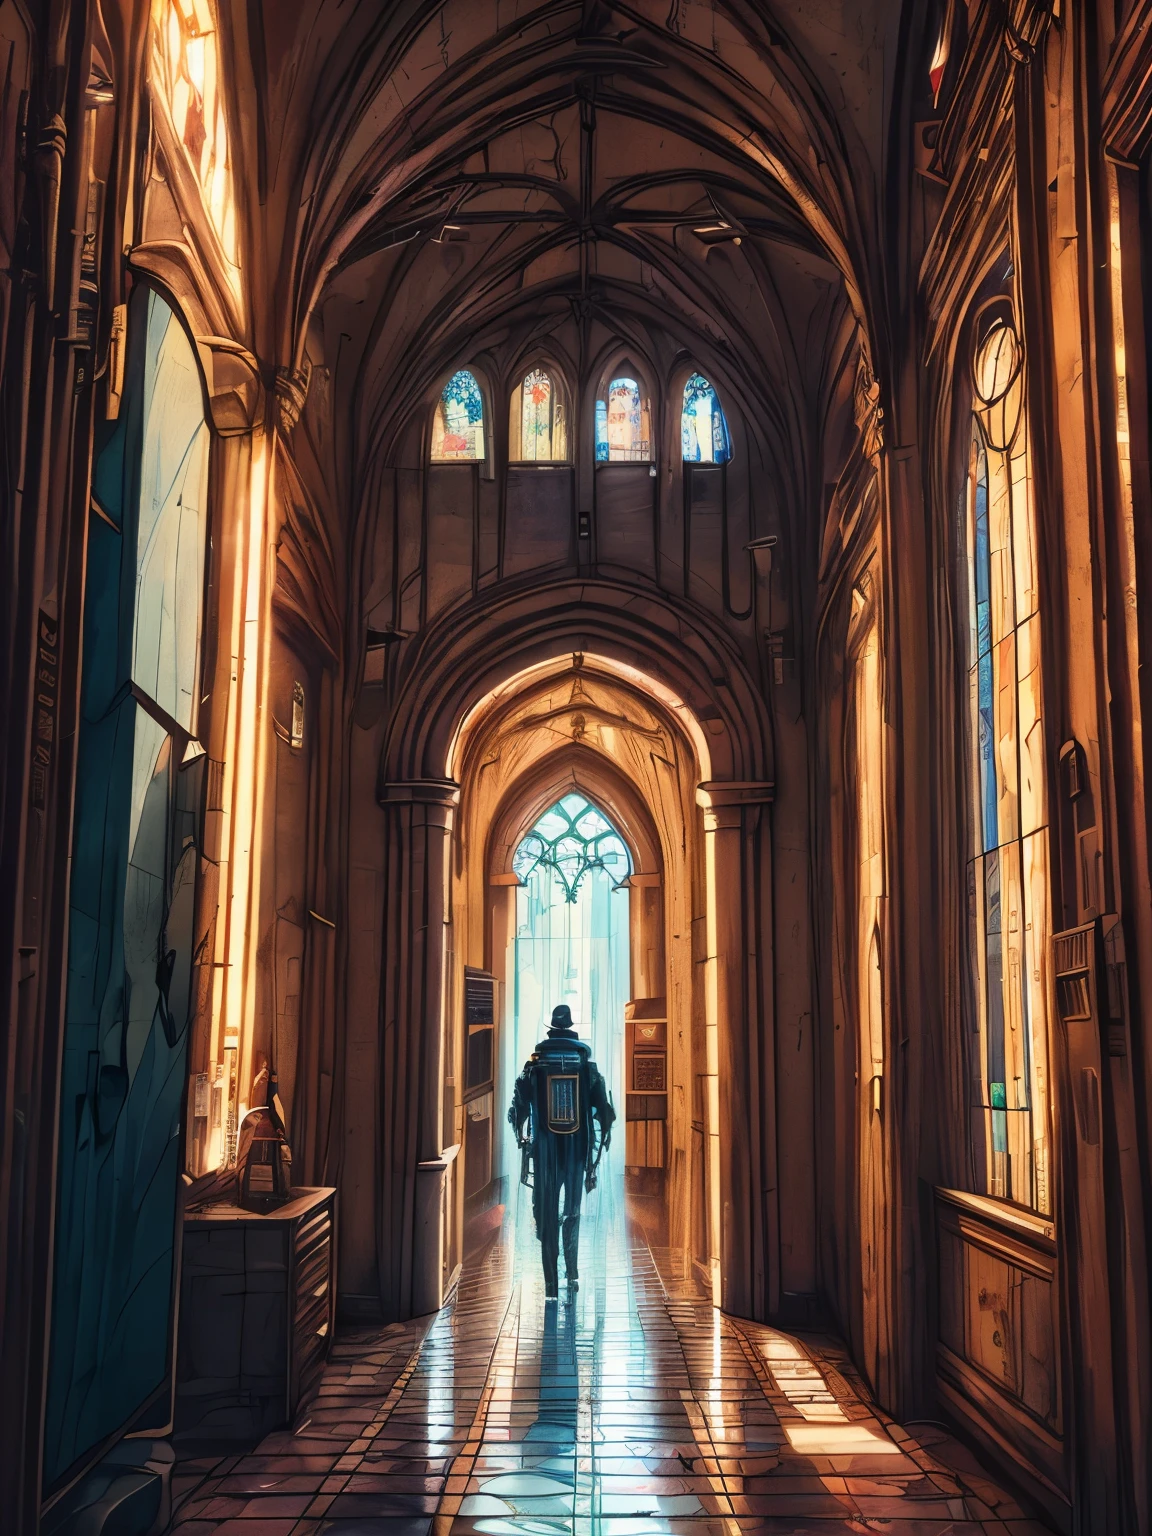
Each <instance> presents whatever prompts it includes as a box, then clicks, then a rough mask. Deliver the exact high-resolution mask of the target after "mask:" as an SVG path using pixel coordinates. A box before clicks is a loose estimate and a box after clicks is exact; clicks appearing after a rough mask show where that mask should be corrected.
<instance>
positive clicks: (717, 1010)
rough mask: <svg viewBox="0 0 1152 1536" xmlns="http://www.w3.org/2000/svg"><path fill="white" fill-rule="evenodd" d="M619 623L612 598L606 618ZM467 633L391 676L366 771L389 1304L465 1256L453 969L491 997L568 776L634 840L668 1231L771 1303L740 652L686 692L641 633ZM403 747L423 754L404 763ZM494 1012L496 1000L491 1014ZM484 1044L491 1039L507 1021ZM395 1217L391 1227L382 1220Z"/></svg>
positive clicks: (635, 931) (732, 1292)
mask: <svg viewBox="0 0 1152 1536" xmlns="http://www.w3.org/2000/svg"><path fill="white" fill-rule="evenodd" d="M587 608H588V594H587V592H585V593H584V595H583V598H582V612H583V613H584V614H585V615H586V614H587ZM647 617H648V620H649V622H647V623H646V624H645V625H644V627H643V629H642V631H637V639H638V640H639V641H642V642H643V652H645V653H646V652H649V651H651V650H652V649H653V647H654V645H655V644H656V642H657V640H658V639H659V636H658V635H657V634H656V633H655V631H654V628H653V624H652V622H651V618H652V615H651V614H649V615H648V616H647ZM628 622H629V620H628V616H627V614H626V613H625V614H624V615H623V617H622V616H621V610H620V607H619V605H616V606H614V608H613V610H612V615H611V617H610V618H609V617H608V616H606V619H605V623H606V624H608V625H611V624H615V625H616V626H617V627H620V625H621V623H624V624H627V623H628ZM554 626H555V616H554V611H553V615H552V618H551V619H550V628H552V629H553V630H554ZM528 638H531V637H530V636H529V637H528ZM478 639H479V636H478V635H477V634H476V633H473V635H472V644H471V645H470V646H469V647H467V648H466V653H465V651H464V650H462V651H460V653H459V655H458V656H457V654H456V652H455V649H454V647H453V646H451V645H449V646H448V647H447V648H446V650H445V651H444V652H443V653H437V654H436V655H435V656H432V655H429V657H428V662H429V667H428V669H427V672H426V675H425V674H423V673H422V675H421V677H420V679H419V686H418V687H417V686H415V684H413V685H412V686H411V687H410V688H408V689H406V690H405V697H404V699H403V700H402V701H401V706H400V707H399V708H398V711H397V716H396V719H395V721H394V726H393V736H392V739H391V740H390V742H389V745H388V748H387V750H386V752H385V756H384V762H383V764H382V768H383V773H382V776H381V778H382V782H381V783H380V786H379V790H378V794H379V800H380V803H381V805H382V806H383V807H384V808H385V810H386V813H387V820H386V823H385V826H386V831H387V839H388V842H387V856H386V865H385V885H386V888H387V889H389V890H391V891H393V892H394V893H395V899H394V900H392V901H390V903H389V914H390V916H389V925H388V927H387V929H386V932H385V936H384V941H385V959H384V975H383V978H382V980H383V982H384V1011H383V1019H384V1026H385V1027H384V1033H383V1036H382V1047H383V1050H382V1068H383V1085H384V1112H385V1119H386V1124H387V1125H388V1127H389V1132H390V1134H389V1136H388V1138H387V1141H386V1142H385V1144H384V1146H383V1147H382V1152H383V1157H382V1161H381V1193H382V1196H383V1199H382V1203H381V1206H380V1208H379V1209H380V1216H381V1220H380V1223H379V1225H378V1228H377V1230H378V1233H379V1234H382V1236H381V1247H380V1249H379V1256H380V1274H381V1281H382V1293H383V1297H384V1305H385V1309H386V1311H387V1312H388V1313H389V1314H393V1315H403V1314H404V1313H410V1312H411V1310H413V1309H417V1310H420V1311H427V1310H432V1309H434V1308H435V1307H436V1306H438V1305H439V1304H440V1299H441V1298H442V1297H443V1295H444V1294H446V1288H447V1286H448V1284H449V1283H450V1281H451V1276H452V1274H453V1273H454V1266H455V1265H456V1264H457V1263H458V1262H459V1257H460V1253H461V1248H462V1243H461V1239H462V1227H463V1221H462V1217H463V1211H462V1201H461V1193H462V1190H463V1187H464V1185H465V1183H466V1170H465V1165H466V1162H467V1148H466V1146H462V1145H461V1143H462V1141H463V1140H464V1135H463V1133H464V1131H465V1129H466V1128H465V1127H464V1125H463V1122H462V1117H461V1110H462V1105H461V1104H460V1100H459V1096H458V1088H459V1085H460V1083H461V1067H462V1060H461V1038H460V1035H461V1031H460V1021H461V1020H462V1019H463V1018H464V1013H465V988H466V984H467V980H468V978H469V977H470V976H474V975H475V971H476V969H483V970H485V971H488V972H491V973H492V974H493V976H494V978H495V980H496V982H497V984H498V986H499V990H500V992H501V994H502V996H503V998H504V999H505V1004H504V1007H505V1008H507V999H508V996H509V991H510V988H509V983H510V982H511V983H513V984H514V976H512V975H509V974H508V970H507V956H508V955H509V952H510V948H511V946H512V944H513V941H514V939H515V927H516V892H517V890H518V888H519V886H520V877H519V876H518V874H517V873H516V871H515V869H514V868H513V857H514V855H515V853H516V851H517V849H518V848H519V846H520V843H521V842H522V840H523V838H524V835H525V834H526V833H527V832H528V831H530V830H531V829H532V827H533V826H534V825H535V823H536V821H537V820H538V819H539V817H540V816H541V815H542V814H543V813H544V812H545V811H547V810H548V809H549V808H551V807H552V806H554V805H555V804H557V802H558V801H559V800H560V799H561V798H562V797H563V796H564V795H565V794H566V793H569V792H570V791H572V790H575V791H578V792H581V793H583V794H584V795H585V796H586V797H587V798H588V799H589V800H591V801H592V803H593V804H595V805H596V806H598V807H600V808H601V809H602V810H603V811H604V812H605V814H606V815H607V817H608V819H609V820H610V822H611V824H612V825H613V827H614V828H615V829H616V830H617V831H618V832H619V834H620V836H621V837H622V839H623V840H624V842H625V843H626V845H627V847H628V848H629V850H630V851H631V853H632V855H633V859H634V863H633V871H632V874H631V875H630V876H629V877H628V923H629V989H628V990H629V992H630V994H631V996H630V998H629V999H628V1001H630V1002H632V1003H634V1004H642V1005H643V1007H644V1012H645V1013H647V1014H653V1013H658V1014H659V1015H660V1017H661V1018H662V1019H665V1018H666V1031H665V1033H666V1040H667V1062H666V1074H667V1091H668V1100H667V1125H666V1128H665V1129H666V1137H667V1143H666V1160H667V1170H668V1171H667V1205H668V1226H669V1238H670V1245H671V1246H672V1247H674V1248H675V1249H677V1250H678V1251H679V1252H681V1253H683V1255H684V1256H685V1258H686V1259H687V1260H688V1261H689V1262H691V1263H692V1264H693V1265H694V1266H695V1267H696V1270H697V1273H698V1274H700V1276H701V1278H702V1279H703V1280H704V1281H705V1283H706V1284H707V1285H708V1286H709V1289H710V1291H711V1294H712V1295H713V1297H714V1298H715V1299H716V1300H717V1301H718V1302H721V1303H722V1304H723V1305H724V1306H725V1307H726V1308H728V1309H729V1310H731V1311H734V1312H737V1313H742V1314H743V1315H745V1316H750V1315H760V1316H765V1315H769V1314H771V1313H772V1312H773V1311H774V1310H775V1308H776V1306H777V1304H778V1303H777V1297H778V1295H779V1291H778V1287H779V1246H778V1241H779V1240H778V1218H777V1213H776V1185H777V1181H776V1175H775V1162H776V1137H775V1084H774V1075H775V1073H774V1054H775V1053H774V1047H773V1031H772V1011H771V1010H772V999H771V977H772V969H771V967H772V954H771V948H770V947H768V948H765V946H764V945H763V943H762V942H757V941H756V940H754V939H753V937H752V927H753V924H754V923H755V924H756V925H757V927H758V926H759V923H760V922H761V921H766V922H767V924H768V926H769V928H770V926H771V915H770V914H771V818H770V810H769V806H770V801H771V798H772V784H771V782H770V780H768V779H766V778H765V777H763V776H762V769H761V774H760V775H758V776H756V777H753V775H752V774H749V771H748V770H749V768H751V769H752V770H753V774H754V773H755V771H756V769H758V768H761V761H760V760H761V759H762V758H763V756H764V754H763V753H762V752H760V751H759V749H757V748H756V740H755V730H756V727H757V724H758V716H757V714H756V709H755V700H754V699H753V698H752V697H751V695H748V697H747V704H748V707H747V709H745V710H744V711H743V712H742V713H740V714H737V713H735V712H734V710H733V705H734V702H735V701H736V700H737V699H740V698H743V697H744V695H745V694H746V692H747V690H746V689H745V685H744V679H743V677H742V674H740V673H739V672H738V671H735V672H732V673H731V677H730V686H729V687H727V688H726V689H725V691H724V692H722V693H719V702H718V703H709V702H708V700H707V698H699V697H698V689H697V688H696V684H695V682H694V678H695V677H696V676H697V669H696V668H695V667H694V666H693V667H691V668H687V669H686V668H685V667H684V665H683V663H684V661H685V660H686V658H687V653H686V652H685V649H684V647H683V645H680V646H679V647H678V648H677V647H673V648H672V649H671V650H669V652H668V655H667V665H661V666H660V667H659V669H658V672H659V674H661V675H657V669H655V668H653V669H652V670H649V669H648V668H647V667H645V668H644V669H641V668H640V667H639V666H637V662H638V661H640V660H642V659H643V655H642V654H638V652H637V650H636V649H635V648H629V650H628V651H626V653H625V654H624V655H622V656H615V655H613V654H611V651H612V650H614V649H615V648H616V647H615V645H614V644H613V645H609V644H608V643H607V641H605V642H603V643H602V644H599V645H598V646H597V649H596V650H595V651H591V650H589V651H588V652H584V651H581V650H574V651H570V652H568V653H567V654H566V655H565V654H561V655H559V656H558V655H556V653H555V651H554V650H552V653H551V655H550V656H548V655H546V656H545V657H544V658H543V659H542V658H541V657H540V654H539V651H537V652H536V654H535V656H533V655H531V654H525V651H526V650H529V649H530V648H529V647H528V644H527V639H526V638H525V637H524V636H519V637H518V641H517V643H516V644H515V645H512V644H510V643H509V639H508V635H507V632H505V635H504V639H503V642H502V643H501V644H500V645H499V654H493V655H492V656H491V657H489V656H488V655H487V653H486V652H485V650H484V647H483V645H478V644H477V641H478ZM551 644H552V645H553V646H554V644H555V639H554V638H553V639H552V641H551ZM550 649H551V647H550ZM520 658H522V664H521V665H520V666H519V667H518V666H517V665H516V661H517V659H520ZM525 662H526V663H527V665H524V664H523V663H525ZM458 665H459V667H460V668H462V669H463V670H461V671H460V672H459V674H457V666H458ZM665 678H666V679H667V681H665V680H664V679H665ZM673 683H682V685H683V686H682V687H681V689H680V690H679V691H673V687H672V686H671V684H673ZM485 685H486V686H485ZM721 705H722V706H723V707H722V708H721ZM453 706H455V707H453ZM702 719H703V721H706V722H707V724H706V725H705V724H703V723H702ZM453 720H454V721H455V722H456V723H455V725H454V726H453V725H452V724H451V722H452V721H453ZM445 725H447V731H446V732H445V731H444V726H445ZM417 764H419V765H420V769H422V773H423V775H424V776H422V777H420V778H414V777H409V776H408V775H411V774H412V771H413V769H414V768H416V767H417ZM717 770H719V772H718V771H717ZM741 770H743V771H741ZM418 771H419V770H418ZM402 775H403V776H404V777H402ZM417 918H418V926H417V927H416V928H413V927H412V926H411V922H412V921H413V920H415V919H417ZM441 935H442V938H441ZM512 953H513V954H514V950H513V951H512ZM393 1020H395V1021H396V1023H395V1027H393V1025H392V1021H393ZM404 1020H420V1021H423V1022H422V1026H421V1029H420V1031H419V1032H418V1033H413V1032H412V1031H410V1030H408V1031H406V1030H404V1029H402V1028H401V1027H399V1026H400V1025H401V1023H402V1021H404ZM628 1022H630V1021H629V1020H628V1018H627V1016H626V1018H625V1023H626V1024H627V1023H628ZM646 1022H647V1020H646ZM512 1025H513V1021H512V1020H510V1019H508V1018H507V1017H506V1015H504V1014H503V1012H502V1015H501V1019H500V1027H501V1031H503V1030H504V1029H507V1028H510V1027H512ZM495 1044H496V1052H495V1059H496V1060H500V1059H501V1058H502V1056H503V1040H502V1039H501V1041H499V1042H495ZM500 1077H501V1081H500V1082H499V1083H496V1084H494V1085H493V1087H494V1093H493V1105H492V1114H493V1123H492V1132H493V1145H494V1150H495V1148H496V1146H499V1148H500V1155H501V1156H502V1158H503V1167H504V1171H506V1172H507V1171H509V1170H508V1169H507V1163H508V1161H509V1158H510V1155H511V1153H512V1152H513V1151H514V1144H513V1143H512V1142H511V1140H510V1139H508V1140H507V1142H505V1138H503V1136H502V1135H501V1131H502V1130H503V1129H504V1124H503V1115H504V1110H505V1109H506V1107H507V1104H506V1100H507V1094H508V1090H509V1088H510V1084H509V1083H507V1082H506V1081H504V1080H503V1079H504V1078H505V1077H506V1074H505V1073H501V1074H500ZM621 1129H623V1126H621ZM408 1147H411V1148H413V1151H414V1152H415V1157H414V1162H413V1161H409V1158H412V1156H413V1154H412V1153H411V1152H407V1153H406V1151H405V1149H406V1148H408ZM614 1149H615V1144H614ZM405 1210H407V1211H411V1213H412V1217H411V1218H410V1219H411V1220H412V1225H411V1227H408V1226H407V1219H406V1216H405ZM393 1213H395V1216H393ZM397 1231H399V1233H400V1236H401V1241H402V1246H400V1247H399V1248H398V1247H397V1246H396V1244H395V1243H394V1242H393V1241H385V1238H386V1236H387V1234H389V1233H394V1232H397ZM406 1231H410V1232H411V1234H412V1237H411V1246H408V1244H407V1243H405V1242H403V1239H404V1237H405V1236H406ZM393 1298H394V1299H393ZM409 1298H410V1299H409Z"/></svg>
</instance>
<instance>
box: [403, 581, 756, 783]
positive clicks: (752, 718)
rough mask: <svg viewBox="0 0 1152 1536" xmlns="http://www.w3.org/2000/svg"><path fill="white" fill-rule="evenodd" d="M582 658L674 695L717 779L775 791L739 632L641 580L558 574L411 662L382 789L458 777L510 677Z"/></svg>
mask: <svg viewBox="0 0 1152 1536" xmlns="http://www.w3.org/2000/svg"><path fill="white" fill-rule="evenodd" d="M573 653H583V654H585V655H593V654H594V655H599V656H603V657H604V658H606V659H607V660H608V661H609V662H611V663H612V664H614V665H616V666H622V667H625V668H627V669H629V670H631V671H632V672H634V673H636V674H637V675H638V676H639V677H641V678H647V679H651V680H655V681H656V682H657V683H658V684H661V685H663V687H664V688H665V689H666V690H669V691H670V692H671V694H673V695H674V696H675V697H676V698H677V699H678V700H679V701H681V704H682V706H683V709H684V710H685V712H686V713H687V714H689V715H690V716H691V717H692V719H693V720H694V721H696V722H698V726H699V729H700V730H701V731H702V732H703V733H704V736H705V739H706V742H707V749H708V751H707V756H708V762H709V770H708V771H709V772H710V777H711V779H713V780H716V781H719V782H724V783H734V784H738V783H757V784H762V783H771V782H772V779H773V773H774V752H773V744H772V723H771V719H770V716H769V712H768V709H767V706H766V704H765V701H764V698H763V696H762V694H761V692H760V690H759V688H758V687H757V686H756V683H755V681H754V679H753V677H752V674H751V672H750V670H749V668H748V666H747V664H746V662H745V660H744V658H743V657H742V656H741V654H740V652H739V651H738V649H737V647H736V645H735V644H734V643H733V641H732V639H731V637H730V636H729V635H728V634H726V633H725V632H724V631H723V630H722V629H721V628H720V627H719V626H718V625H717V624H716V623H715V622H714V621H713V620H712V619H711V618H710V617H709V616H708V615H706V614H705V613H704V612H703V611H702V610H700V609H698V608H696V607H695V606H694V605H690V604H688V603H687V602H684V601H682V600H681V601H673V600H671V599H669V598H668V597H667V596H665V595H663V594H659V593H657V592H656V591H655V590H654V589H646V588H644V587H641V586H640V584H639V583H634V584H626V583H624V582H613V581H608V580H605V579H602V578H600V579H595V580H579V579H574V578H571V577H557V578H556V579H554V580H552V581H546V582H545V581H536V582H535V583H534V584H533V585H532V586H531V588H528V589H520V590H512V591H509V590H507V588H502V589H501V590H500V591H499V592H498V593H496V594H494V595H493V596H491V597H490V598H488V599H487V601H482V602H480V603H473V604H471V605H470V606H469V608H468V610H467V617H466V619H465V618H464V616H463V613H462V611H459V612H449V613H448V614H446V615H445V616H444V618H443V619H442V620H441V621H440V622H438V623H437V624H435V625H434V626H432V627H431V628H430V629H429V630H428V631H427V632H426V633H424V634H423V635H422V636H421V637H420V638H419V640H418V642H417V644H416V646H415V648H414V654H413V655H412V657H411V659H410V660H409V659H408V658H407V657H403V658H402V659H401V675H402V681H401V683H400V688H399V693H398V696H397V699H396V704H395V708H394V710H393V714H392V719H391V722H390V724H389V728H388V732H387V736H386V739H385V743H384V747H383V751H382V753H381V761H380V778H379V786H378V787H379V791H380V792H381V793H383V792H384V788H385V786H386V785H387V784H388V783H392V782H401V783H406V782H410V781H414V780H439V781H444V780H445V779H447V778H448V777H449V773H450V766H449V759H450V754H451V752H452V746H453V740H454V738H455V736H456V734H457V730H458V727H459V724H460V722H462V721H463V720H464V719H465V718H466V716H467V715H468V713H469V711H470V710H471V709H472V708H473V707H474V706H475V705H476V704H477V703H479V701H480V700H481V699H483V698H484V697H485V696H486V695H487V694H488V693H490V692H492V691H493V690H494V689H497V688H499V687H500V686H501V684H503V683H505V682H506V681H507V680H508V679H509V678H511V677H514V676H516V675H517V674H519V673H521V672H524V671H526V670H527V669H529V668H530V667H533V666H537V665H539V664H542V663H551V662H555V661H556V660H557V659H559V658H562V657H566V656H570V655H572V654H573ZM405 662H407V665H404V663H405Z"/></svg>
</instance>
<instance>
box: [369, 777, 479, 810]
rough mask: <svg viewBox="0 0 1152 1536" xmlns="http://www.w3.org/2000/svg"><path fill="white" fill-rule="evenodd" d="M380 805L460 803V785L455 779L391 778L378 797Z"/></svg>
mask: <svg viewBox="0 0 1152 1536" xmlns="http://www.w3.org/2000/svg"><path fill="white" fill-rule="evenodd" d="M376 799H377V803H378V804H380V805H442V806H449V807H451V806H457V805H459V804H460V786H459V784H457V782H456V780H455V779H391V780H389V781H388V782H386V783H385V784H383V785H382V786H381V788H380V791H379V793H378V795H377V797H376Z"/></svg>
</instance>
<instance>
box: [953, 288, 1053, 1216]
mask: <svg viewBox="0 0 1152 1536" xmlns="http://www.w3.org/2000/svg"><path fill="white" fill-rule="evenodd" d="M973 382H974V386H975V400H974V409H973V417H972V434H971V451H970V458H969V473H968V494H967V553H968V595H969V655H968V663H969V697H970V706H969V707H970V733H969V740H970V756H969V766H970V779H971V799H970V805H971V816H970V829H971V830H970V837H971V842H970V862H969V866H968V908H969V922H970V930H971V942H972V953H971V971H972V983H973V986H972V993H973V997H974V1000H975V1013H976V1017H975V1020H974V1021H973V1023H974V1026H975V1028H974V1033H975V1035H976V1037H977V1039H978V1048H979V1064H978V1075H977V1079H976V1080H977V1081H978V1082H979V1084H980V1090H981V1101H980V1108H981V1110H982V1120H983V1126H984V1138H983V1139H984V1146H983V1149H982V1150H983V1161H984V1165H985V1168H986V1179H985V1182H986V1186H987V1192H988V1193H989V1194H992V1195H998V1196H1002V1197H1003V1198H1005V1199H1010V1200H1015V1201H1018V1202H1020V1203H1021V1204H1023V1205H1030V1206H1033V1207H1034V1208H1035V1209H1037V1210H1039V1211H1043V1212H1048V1211H1050V1210H1051V1188H1050V1155H1049V1129H1048V1120H1049V1114H1048V1098H1049V1079H1048V1059H1047V1014H1048V1007H1047V991H1046V978H1047V975H1048V958H1047V956H1048V942H1049V937H1050V930H1051V919H1050V914H1049V898H1048V814H1047V806H1046V804H1045V788H1044V784H1045V781H1044V761H1045V753H1044V745H1043V734H1044V732H1043V714H1042V703H1043V699H1042V689H1041V672H1040V614H1039V602H1038V592H1037V558H1036V515H1035V505H1034V499H1033V493H1032V477H1031V465H1030V458H1029V445H1028V421H1027V410H1026V403H1025V391H1024V374H1023V359H1022V355H1021V348H1020V342H1019V338H1018V336H1017V334H1016V331H1015V329H1014V327H1013V326H1012V324H1011V323H1010V322H1009V321H1008V320H1006V319H1003V318H998V319H996V320H995V321H994V323H993V324H992V326H991V328H990V329H988V330H987V332H986V333H985V335H984V337H983V339H982V341H981V342H980V344H979V346H978V348H977V353H976V361H975V370H974V380H973Z"/></svg>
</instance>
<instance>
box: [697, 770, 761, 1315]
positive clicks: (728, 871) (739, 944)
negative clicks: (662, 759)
mask: <svg viewBox="0 0 1152 1536" xmlns="http://www.w3.org/2000/svg"><path fill="white" fill-rule="evenodd" d="M771 800H772V785H771V784H768V783H745V782H732V783H720V782H711V783H707V784H701V785H700V787H699V789H698V790H697V802H698V804H699V805H701V806H702V807H703V810H704V853H705V873H706V882H707V921H706V945H707V953H706V955H705V989H704V990H705V1018H704V1028H705V1052H704V1057H705V1084H704V1088H705V1094H704V1104H705V1126H706V1133H705V1148H706V1151H705V1156H706V1159H707V1167H706V1178H705V1186H706V1190H707V1222H708V1257H709V1263H710V1267H711V1271H712V1291H713V1297H714V1299H715V1301H716V1303H717V1305H719V1306H722V1307H723V1308H724V1310H725V1311H727V1312H733V1313H735V1314H737V1315H738V1316H742V1317H755V1318H761V1319H763V1318H765V1317H767V1316H769V1315H771V1314H772V1313H773V1312H775V1311H776V1310H777V1308H778V1306H779V1273H780V1254H779V1232H778V1222H777V1216H776V1206H777V1200H776V1104H775V1053H774V1041H773V1018H772V1006H771V999H772V993H771V975H772V965H771V943H772V899H771V893H772V879H771V835H770V825H769V819H768V816H767V813H766V810H765V807H766V806H767V805H768V804H769V803H770V802H771Z"/></svg>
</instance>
